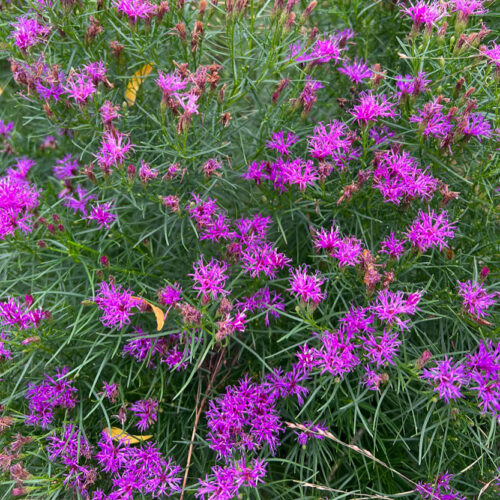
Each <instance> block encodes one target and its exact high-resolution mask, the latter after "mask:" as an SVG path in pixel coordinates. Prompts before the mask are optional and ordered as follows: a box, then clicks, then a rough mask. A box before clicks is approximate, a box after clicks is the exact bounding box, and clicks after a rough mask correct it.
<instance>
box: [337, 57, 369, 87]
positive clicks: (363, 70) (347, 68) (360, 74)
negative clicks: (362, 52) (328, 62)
mask: <svg viewBox="0 0 500 500" xmlns="http://www.w3.org/2000/svg"><path fill="white" fill-rule="evenodd" d="M338 71H339V72H340V73H343V74H344V75H347V76H348V77H349V78H350V79H351V80H352V81H353V82H354V83H356V84H359V83H360V82H361V81H362V80H364V79H365V78H370V77H371V76H372V70H371V69H370V68H369V67H368V66H367V65H366V64H365V62H364V61H363V60H360V61H358V60H354V62H353V63H352V64H347V63H344V66H342V67H341V68H339V69H338Z"/></svg>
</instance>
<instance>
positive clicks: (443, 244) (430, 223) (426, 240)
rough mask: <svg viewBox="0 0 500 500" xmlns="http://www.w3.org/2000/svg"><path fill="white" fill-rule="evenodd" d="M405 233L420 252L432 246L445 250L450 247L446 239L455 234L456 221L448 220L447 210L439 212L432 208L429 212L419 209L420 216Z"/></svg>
mask: <svg viewBox="0 0 500 500" xmlns="http://www.w3.org/2000/svg"><path fill="white" fill-rule="evenodd" d="M405 234H406V236H407V238H408V241H410V242H411V243H412V245H413V247H414V248H416V249H418V250H419V251H420V252H425V251H426V250H428V249H429V248H432V247H438V248H439V249H440V250H443V248H448V243H447V241H446V240H447V239H448V238H453V237H454V236H455V223H453V222H452V223H451V224H450V223H449V222H448V212H446V210H443V211H442V212H440V213H439V214H436V212H434V210H430V209H429V211H428V212H427V213H425V212H423V211H422V210H419V212H418V217H417V218H416V219H415V220H414V221H413V223H412V224H411V226H410V227H409V228H408V231H407V232H406V233H405Z"/></svg>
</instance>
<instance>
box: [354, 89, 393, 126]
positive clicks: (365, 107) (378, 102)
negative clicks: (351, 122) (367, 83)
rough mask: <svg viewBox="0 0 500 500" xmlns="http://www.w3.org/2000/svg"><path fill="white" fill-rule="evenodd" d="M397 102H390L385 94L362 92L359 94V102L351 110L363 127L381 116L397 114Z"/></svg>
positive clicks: (389, 116) (388, 116) (390, 116)
mask: <svg viewBox="0 0 500 500" xmlns="http://www.w3.org/2000/svg"><path fill="white" fill-rule="evenodd" d="M394 106H395V104H394V103H392V102H389V101H388V100H387V98H386V97H385V95H378V94H373V93H372V92H362V93H361V94H360V96H359V104H356V106H354V108H352V110H351V115H352V116H354V119H355V120H356V121H357V122H358V124H359V125H360V126H362V127H364V126H366V125H368V123H369V122H374V121H376V120H377V119H379V118H392V117H394V116H396V112H395V111H394Z"/></svg>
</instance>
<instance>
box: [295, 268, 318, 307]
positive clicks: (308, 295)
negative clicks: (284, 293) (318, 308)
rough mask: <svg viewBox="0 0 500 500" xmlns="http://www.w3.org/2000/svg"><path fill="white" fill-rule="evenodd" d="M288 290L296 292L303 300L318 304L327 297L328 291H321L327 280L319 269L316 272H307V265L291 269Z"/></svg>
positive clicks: (296, 295)
mask: <svg viewBox="0 0 500 500" xmlns="http://www.w3.org/2000/svg"><path fill="white" fill-rule="evenodd" d="M291 276H292V277H291V278H290V280H289V283H290V288H288V291H290V292H292V293H294V294H295V297H296V298H298V299H300V300H301V302H304V303H306V304H307V303H309V302H312V303H313V305H317V304H319V303H320V302H322V301H323V300H325V298H326V293H325V292H322V291H321V285H322V284H323V283H324V282H325V279H324V278H322V277H321V276H320V274H319V272H318V271H316V273H315V274H307V266H302V267H299V268H297V269H292V270H291Z"/></svg>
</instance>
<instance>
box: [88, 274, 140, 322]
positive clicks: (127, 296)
mask: <svg viewBox="0 0 500 500" xmlns="http://www.w3.org/2000/svg"><path fill="white" fill-rule="evenodd" d="M94 302H95V303H96V304H97V307H98V308H99V309H100V310H101V311H103V312H104V314H103V315H102V317H101V322H102V324H103V325H104V326H107V327H109V328H113V327H115V326H118V327H119V328H123V326H125V325H128V324H129V323H130V317H131V316H133V312H132V309H133V308H134V307H138V305H139V302H138V301H137V299H135V298H134V297H133V293H132V291H131V290H128V289H124V288H122V286H121V285H115V284H114V283H113V282H112V281H110V282H109V283H106V282H105V281H103V282H101V283H100V284H99V289H98V292H97V294H96V296H95V298H94Z"/></svg>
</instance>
